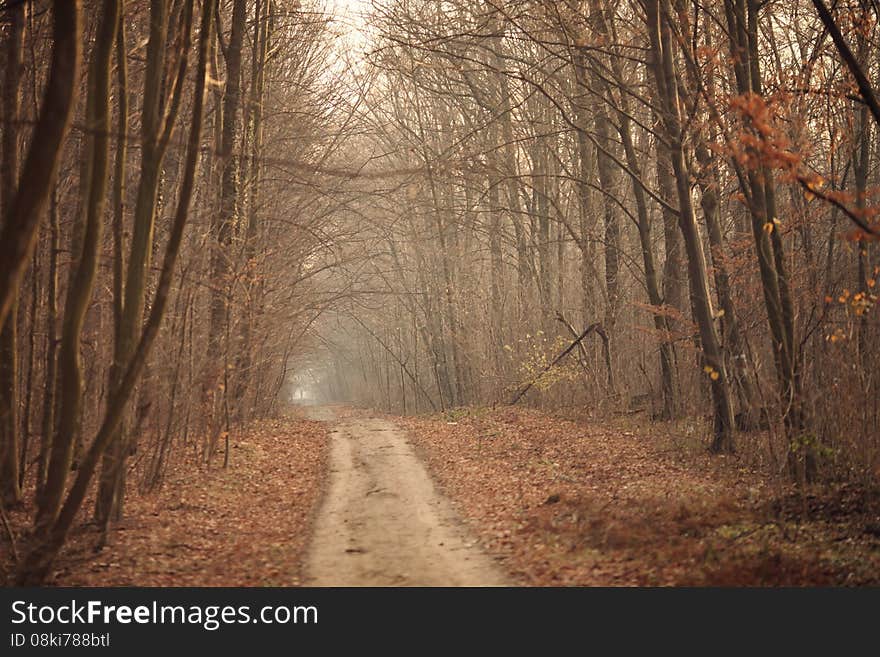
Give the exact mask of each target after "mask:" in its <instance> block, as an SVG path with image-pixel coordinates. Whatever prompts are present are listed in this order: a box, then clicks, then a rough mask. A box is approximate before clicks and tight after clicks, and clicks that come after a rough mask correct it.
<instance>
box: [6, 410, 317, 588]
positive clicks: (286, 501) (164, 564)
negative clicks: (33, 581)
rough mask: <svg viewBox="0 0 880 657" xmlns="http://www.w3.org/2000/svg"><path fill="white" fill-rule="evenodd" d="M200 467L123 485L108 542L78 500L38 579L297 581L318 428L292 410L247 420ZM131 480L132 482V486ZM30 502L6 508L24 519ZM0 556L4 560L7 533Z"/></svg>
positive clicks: (72, 582) (313, 500)
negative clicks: (77, 513)
mask: <svg viewBox="0 0 880 657" xmlns="http://www.w3.org/2000/svg"><path fill="white" fill-rule="evenodd" d="M231 445H232V448H231V450H230V463H229V467H227V468H223V467H222V463H223V454H222V453H221V454H219V455H216V456H215V461H214V465H212V467H211V468H209V469H206V468H205V467H204V466H198V465H196V464H194V463H191V462H187V461H184V462H182V463H179V464H177V465H176V466H174V467H173V468H171V469H170V470H169V472H167V473H166V475H165V479H164V482H163V486H162V487H161V488H160V489H159V490H158V491H156V492H153V493H143V494H142V493H139V492H138V491H137V490H131V491H130V492H129V495H128V497H127V499H126V508H125V518H124V519H123V520H122V521H121V522H120V523H119V524H117V525H115V530H114V531H113V532H112V533H111V535H110V540H109V544H108V545H107V546H106V547H104V549H103V550H101V551H100V552H96V551H95V545H96V544H97V543H98V539H99V534H98V532H97V530H96V528H95V527H94V525H92V524H90V523H88V522H85V521H87V520H88V517H89V514H90V513H91V511H92V508H93V505H92V503H90V502H87V504H86V505H84V508H83V512H82V514H83V521H84V522H83V523H81V524H79V525H78V526H75V527H74V529H73V531H72V532H71V536H70V539H69V541H68V543H67V545H66V546H65V548H64V550H63V551H62V553H61V555H60V557H59V559H58V560H57V561H56V564H55V567H54V569H53V571H52V574H51V576H50V577H49V579H48V581H47V582H46V584H47V585H54V586H297V585H300V584H301V583H302V565H303V560H304V555H305V551H306V547H307V545H308V542H309V539H310V535H311V526H312V520H313V517H314V514H315V511H316V508H317V505H318V503H319V501H320V498H321V493H322V489H323V481H324V478H325V472H326V468H327V445H328V442H327V428H326V426H325V425H324V424H323V423H320V422H312V421H309V420H305V419H302V418H299V417H287V418H282V419H279V420H267V421H260V422H256V423H254V425H253V426H252V427H251V429H249V431H248V433H247V434H246V435H243V436H237V437H236V436H233V437H232V440H231ZM132 488H134V486H132ZM32 513H33V510H32V509H19V510H16V511H14V512H12V513H11V514H10V515H11V520H12V524H13V526H14V527H18V528H25V527H27V526H28V522H29V518H30V517H32ZM0 551H2V552H3V554H0V556H3V557H5V558H4V559H3V564H2V565H3V566H5V568H6V570H7V572H8V571H9V570H10V566H11V563H10V559H9V558H8V557H9V554H8V543H7V541H6V540H5V537H4V538H3V540H2V548H0Z"/></svg>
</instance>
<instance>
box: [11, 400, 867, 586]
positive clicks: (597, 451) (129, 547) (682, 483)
mask: <svg viewBox="0 0 880 657" xmlns="http://www.w3.org/2000/svg"><path fill="white" fill-rule="evenodd" d="M306 412H307V414H308V415H309V416H310V417H311V418H312V419H306V418H304V417H303V416H302V414H301V413H299V414H294V415H292V416H289V417H285V418H281V419H278V420H271V421H263V422H259V423H256V424H255V425H254V426H253V427H252V429H251V430H250V431H248V433H247V434H246V435H242V436H238V437H233V440H232V449H231V458H230V465H229V467H228V468H225V469H224V468H222V467H220V466H219V465H215V466H213V467H212V468H210V469H206V468H204V467H201V468H200V467H198V466H196V465H195V464H193V463H180V464H178V465H177V466H175V467H174V468H172V469H171V470H170V471H169V472H168V473H167V474H166V477H165V481H164V485H163V486H162V487H161V488H160V489H159V490H158V491H156V492H153V493H143V494H142V493H138V492H137V491H136V490H132V491H131V493H130V495H129V498H128V500H127V506H126V517H125V519H124V520H123V521H122V522H121V523H119V524H118V525H117V526H116V530H115V531H114V532H112V534H111V539H110V542H109V544H108V545H107V546H106V547H105V548H104V549H103V550H101V551H100V552H96V551H95V549H94V546H95V545H96V543H97V542H98V533H97V531H96V530H95V529H94V527H93V526H92V525H90V524H89V523H88V522H87V520H88V514H89V513H90V512H91V505H90V504H87V505H86V507H85V508H84V510H83V522H82V523H81V524H80V525H78V526H76V527H75V529H74V531H73V532H72V535H71V537H70V540H69V542H68V545H67V546H66V547H65V549H64V551H63V553H62V554H61V556H60V558H59V559H58V560H57V562H56V566H55V568H54V570H53V572H52V575H51V577H50V578H49V580H48V581H47V584H49V585H62V586H297V585H377V586H398V585H428V586H430V585H473V586H481V585H499V584H500V585H504V584H519V585H543V586H560V585H562V586H565V585H607V586H625V585H642V586H645V585H649V586H653V585H660V586H665V585H674V586H689V585H697V586H699V585H730V586H741V585H758V586H760V585H767V586H780V585H789V586H800V585H806V586H813V585H845V586H859V585H874V586H876V585H880V490H878V489H877V488H867V487H865V486H856V485H853V484H846V485H844V484H839V485H825V486H823V487H816V488H811V489H808V490H805V491H798V490H795V489H794V488H792V487H791V486H789V485H788V484H786V483H785V482H784V480H783V479H782V478H781V477H779V476H775V477H774V476H771V475H770V474H769V473H768V471H767V470H768V468H767V467H766V464H760V463H756V462H755V459H754V458H750V456H749V452H748V450H747V449H744V450H743V455H741V456H726V457H720V456H714V457H710V456H709V455H708V454H707V453H706V450H705V447H704V445H703V444H702V441H700V440H699V439H698V438H697V437H696V436H698V435H699V430H696V431H682V430H681V427H674V426H673V425H663V424H656V423H651V422H649V421H647V419H644V418H643V419H641V420H640V419H638V418H636V417H633V416H627V417H623V418H616V419H615V418H611V419H607V418H606V419H602V420H597V419H592V420H591V419H586V420H584V419H581V420H577V421H571V420H568V419H562V418H560V417H554V416H552V415H549V414H547V413H542V412H538V411H534V410H528V409H521V408H510V407H507V408H504V409H498V410H490V409H465V410H456V411H452V412H447V413H443V414H435V415H430V416H418V417H408V418H401V417H395V416H383V415H381V414H379V415H377V414H376V413H374V412H369V411H362V410H359V409H351V408H327V407H321V408H317V409H307V410H306ZM742 440H743V442H744V443H745V442H746V441H747V440H749V438H748V437H746V436H743V437H742ZM751 440H753V441H754V440H760V438H752V439H751ZM218 460H219V462H220V463H222V454H221V455H220V457H219V459H218ZM132 488H134V486H133V487H132ZM32 513H33V509H18V510H15V511H13V512H12V513H11V514H10V516H11V520H12V526H13V529H14V530H15V531H16V533H17V534H18V539H19V548H20V547H21V541H22V535H23V533H24V532H25V531H26V528H27V527H28V523H29V518H30V517H32ZM0 566H2V567H3V568H4V569H5V571H6V573H8V572H10V569H11V558H10V555H9V549H8V541H7V540H5V537H4V540H2V541H0ZM2 575H3V573H2V572H0V577H2Z"/></svg>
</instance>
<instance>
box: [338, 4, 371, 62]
mask: <svg viewBox="0 0 880 657" xmlns="http://www.w3.org/2000/svg"><path fill="white" fill-rule="evenodd" d="M370 6H371V0H328V8H330V9H331V10H332V11H333V13H334V15H335V16H336V19H337V21H338V22H339V24H340V25H341V26H342V27H344V28H345V32H346V37H347V38H348V39H350V40H351V44H352V47H354V48H356V49H357V50H358V51H361V52H362V51H363V50H364V49H365V48H366V47H367V44H368V43H369V34H368V33H367V28H366V25H365V20H364V16H365V15H366V14H368V13H369V11H370Z"/></svg>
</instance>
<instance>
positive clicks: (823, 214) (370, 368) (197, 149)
mask: <svg viewBox="0 0 880 657" xmlns="http://www.w3.org/2000/svg"><path fill="white" fill-rule="evenodd" d="M878 18H880V9H878V5H877V4H876V2H870V1H868V0H840V1H838V2H835V3H833V4H828V3H827V2H824V1H823V0H794V1H792V0H784V1H783V0H765V1H762V2H758V1H757V0H705V1H703V2H685V1H684V0H624V1H623V2H610V1H608V0H559V1H555V2H549V1H544V0H508V1H502V0H442V1H438V0H373V2H372V3H369V2H366V1H363V2H349V3H345V2H337V3H335V4H334V3H333V2H329V3H328V4H326V5H325V4H323V3H322V2H321V0H303V1H298V0H28V1H23V0H4V1H3V2H0V69H2V83H0V216H2V225H0V231H2V232H0V325H2V332H0V486H2V491H0V493H2V506H3V516H4V523H5V518H6V510H8V509H11V508H16V507H21V506H22V505H27V508H28V509H31V510H32V519H33V527H32V532H31V536H30V537H29V540H28V541H27V545H25V546H24V548H25V549H24V552H23V554H22V555H21V559H20V567H19V573H18V580H19V582H22V583H38V582H40V581H42V580H43V578H44V577H45V576H46V573H47V572H48V569H49V568H50V566H51V563H52V561H53V559H54V558H55V557H56V555H57V553H58V551H59V549H60V548H61V546H62V545H63V544H64V542H65V540H66V538H67V536H68V534H69V532H70V530H71V527H72V526H74V524H75V523H76V522H77V521H78V519H91V520H93V521H94V522H95V523H97V524H98V526H99V527H101V528H102V531H103V533H104V535H105V537H106V534H107V532H109V531H111V529H112V527H113V525H114V523H115V522H116V521H117V520H118V519H119V518H121V517H122V515H123V513H124V502H125V495H126V491H127V490H131V489H132V488H134V487H138V488H140V489H143V490H150V489H153V488H156V487H158V486H161V484H162V481H163V474H164V473H165V471H166V468H167V467H168V464H169V463H170V462H172V461H174V460H175V459H177V458H179V457H180V455H181V454H184V453H186V454H195V455H197V457H198V459H199V460H200V461H201V462H203V463H206V464H210V463H216V464H217V465H222V464H223V463H224V462H226V461H228V459H229V449H228V441H229V439H230V434H231V433H234V432H236V431H241V430H243V428H244V427H247V426H248V424H249V423H250V422H252V421H254V420H255V419H259V418H264V417H267V416H271V415H274V414H276V413H279V412H281V411H282V410H283V407H284V404H285V402H286V401H287V400H288V398H289V397H290V396H291V394H292V391H293V390H294V389H295V388H299V390H300V395H302V391H303V390H310V391H313V392H312V393H310V394H313V395H314V396H317V397H320V398H322V399H325V400H336V401H345V402H349V403H356V404H361V405H368V406H372V407H376V408H380V409H383V410H385V411H388V412H393V413H398V414H411V413H419V412H428V411H444V410H447V409H452V408H456V407H462V406H476V405H493V404H494V405H497V404H506V403H510V402H511V401H513V400H515V401H516V403H518V404H526V405H532V406H538V407H542V408H561V407H565V408H579V409H583V410H584V411H585V412H587V413H590V414H594V415H596V416H601V415H603V414H608V413H628V412H636V411H642V412H646V413H648V414H650V415H651V417H653V419H654V420H656V421H658V422H675V421H678V420H681V419H682V418H696V419H698V421H699V422H700V423H701V426H702V427H703V429H702V434H703V435H704V437H705V445H706V447H707V448H708V449H709V450H711V451H713V452H722V453H729V452H734V451H735V450H736V449H737V447H738V444H739V441H740V439H741V437H742V436H743V435H745V434H746V433H748V432H755V431H760V432H763V434H765V435H766V436H767V438H766V444H765V445H764V448H765V449H766V450H767V451H768V453H769V455H770V458H772V459H773V461H774V463H775V464H776V469H777V471H778V472H779V475H780V477H787V478H790V479H792V480H795V481H799V482H803V483H806V482H810V481H822V480H829V479H840V478H845V479H851V480H866V479H868V480H869V479H871V478H872V477H876V476H877V473H878V471H880V431H878V414H880V406H878V400H880V395H878V390H877V386H878V384H880V379H878V372H877V363H878V355H880V353H878V348H880V341H878V337H880V336H878V332H880V325H878V316H877V311H876V308H875V304H876V300H877V297H876V294H877V287H876V281H877V278H878V274H880V258H878V253H877V248H876V244H875V243H876V240H877V238H878V235H880V225H878V218H877V209H878V205H877V204H878V198H877V196H878V187H877V181H878V164H880V130H878V128H880V103H878V98H877V95H876V89H875V87H876V84H877V82H878V80H880V77H878V71H880V56H878V55H880V43H878V38H880V30H878ZM560 356H562V357H560Z"/></svg>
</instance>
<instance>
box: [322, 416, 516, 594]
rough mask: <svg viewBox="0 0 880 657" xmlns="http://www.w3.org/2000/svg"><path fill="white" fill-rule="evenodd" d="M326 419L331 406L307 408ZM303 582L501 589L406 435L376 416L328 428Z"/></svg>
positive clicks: (498, 575)
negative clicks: (326, 478) (322, 485)
mask: <svg viewBox="0 0 880 657" xmlns="http://www.w3.org/2000/svg"><path fill="white" fill-rule="evenodd" d="M309 414H310V416H311V417H312V418H313V419H318V420H323V421H332V416H333V415H332V411H331V410H330V409H327V408H321V407H316V408H313V409H310V413H309ZM305 574H306V578H305V584H307V585H311V586H503V585H506V584H508V581H507V579H506V577H505V575H504V574H503V573H502V571H501V570H500V569H499V568H498V566H497V565H496V564H495V563H494V562H493V561H492V559H491V558H489V557H488V556H487V555H486V554H485V553H484V552H483V551H482V550H481V549H480V547H479V546H478V545H477V544H476V541H475V539H474V538H473V537H471V536H470V535H469V534H468V532H467V531H466V530H465V528H464V526H463V525H462V523H461V520H460V519H459V518H458V517H457V516H456V514H455V512H454V511H453V510H452V508H451V506H450V504H449V502H448V501H447V500H446V499H445V498H444V497H443V496H442V495H441V494H440V493H439V492H438V491H437V490H436V489H435V487H434V483H433V482H432V481H431V478H430V476H429V475H428V473H427V471H426V470H425V467H424V465H423V464H422V462H421V461H420V460H419V458H418V457H417V456H416V454H415V452H414V450H413V448H412V446H411V445H410V444H409V442H408V441H407V438H406V434H405V433H404V432H403V431H401V430H400V429H397V428H396V427H395V426H394V425H393V424H391V423H389V422H386V421H384V420H379V419H348V420H343V421H340V422H338V423H336V424H334V425H332V430H331V447H330V484H329V488H328V491H327V494H326V498H325V500H324V502H323V504H322V506H321V509H320V511H319V515H318V518H317V520H316V522H315V534H314V537H313V539H312V544H311V547H310V549H309V554H308V557H307V561H306V573H305Z"/></svg>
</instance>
